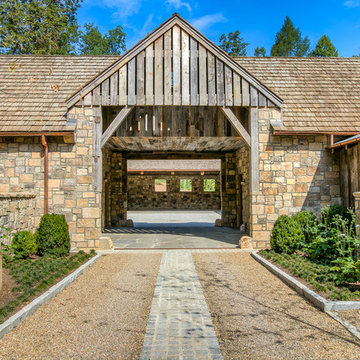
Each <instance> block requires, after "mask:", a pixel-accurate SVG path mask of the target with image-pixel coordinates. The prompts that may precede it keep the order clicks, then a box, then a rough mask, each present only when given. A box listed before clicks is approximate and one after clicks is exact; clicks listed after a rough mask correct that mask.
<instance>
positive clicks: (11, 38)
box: [0, 0, 82, 55]
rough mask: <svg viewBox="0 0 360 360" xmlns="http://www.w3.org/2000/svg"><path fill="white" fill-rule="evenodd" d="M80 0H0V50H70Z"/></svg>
mask: <svg viewBox="0 0 360 360" xmlns="http://www.w3.org/2000/svg"><path fill="white" fill-rule="evenodd" d="M81 2H82V0H6V1H4V0H2V1H0V24H1V26H0V51H1V52H3V53H7V54H50V55H51V54H68V53H71V52H73V51H74V45H75V43H76V41H77V34H78V24H77V20H76V12H77V9H78V8H79V6H80V3H81Z"/></svg>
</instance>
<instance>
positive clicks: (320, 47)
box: [309, 35, 339, 57]
mask: <svg viewBox="0 0 360 360" xmlns="http://www.w3.org/2000/svg"><path fill="white" fill-rule="evenodd" d="M309 56H317V57H329V56H335V57H337V56H339V54H338V51H337V50H336V47H335V46H334V44H333V43H332V42H331V40H330V38H329V37H328V36H327V35H323V36H322V37H321V38H320V39H319V41H318V43H317V44H316V46H315V49H314V50H313V51H311V52H310V54H309Z"/></svg>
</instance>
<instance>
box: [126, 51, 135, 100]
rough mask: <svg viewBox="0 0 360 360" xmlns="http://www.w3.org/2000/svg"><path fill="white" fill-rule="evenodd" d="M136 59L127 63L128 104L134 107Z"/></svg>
mask: <svg viewBox="0 0 360 360" xmlns="http://www.w3.org/2000/svg"><path fill="white" fill-rule="evenodd" d="M135 65H136V58H133V59H131V60H130V61H129V63H128V69H127V71H128V86H127V88H128V104H129V105H136V94H135V80H136V79H135V75H136V69H135Z"/></svg>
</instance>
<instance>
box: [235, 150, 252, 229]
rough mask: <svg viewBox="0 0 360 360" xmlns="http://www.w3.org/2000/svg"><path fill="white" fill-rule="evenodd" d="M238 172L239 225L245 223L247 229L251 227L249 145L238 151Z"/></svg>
mask: <svg viewBox="0 0 360 360" xmlns="http://www.w3.org/2000/svg"><path fill="white" fill-rule="evenodd" d="M236 173H237V177H238V180H237V183H236V185H237V193H238V198H239V201H240V204H239V211H240V213H239V221H238V224H237V225H238V227H239V226H241V225H245V231H246V232H249V229H250V204H251V197H250V151H249V148H248V147H247V146H243V147H242V148H241V149H240V150H238V151H237V152H236Z"/></svg>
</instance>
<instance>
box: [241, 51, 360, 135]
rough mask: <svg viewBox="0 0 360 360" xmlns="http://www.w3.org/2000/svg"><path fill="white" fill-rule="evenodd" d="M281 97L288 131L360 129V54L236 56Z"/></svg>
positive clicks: (344, 130)
mask: <svg viewBox="0 0 360 360" xmlns="http://www.w3.org/2000/svg"><path fill="white" fill-rule="evenodd" d="M235 60H236V61H237V62H238V63H239V64H240V65H241V66H243V67H245V68H246V69H247V70H248V71H249V72H250V73H251V74H252V75H253V76H255V77H256V78H257V79H258V80H259V81H261V82H262V83H263V84H264V85H266V86H267V87H269V88H270V89H271V90H272V91H273V92H275V93H276V94H277V95H278V96H280V97H281V98H282V99H283V100H284V103H283V120H284V125H285V127H286V130H288V131H336V132H348V131H359V132H360V58H280V57H276V58H258V57H256V58H255V57H249V58H243V57H241V58H236V59H235Z"/></svg>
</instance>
